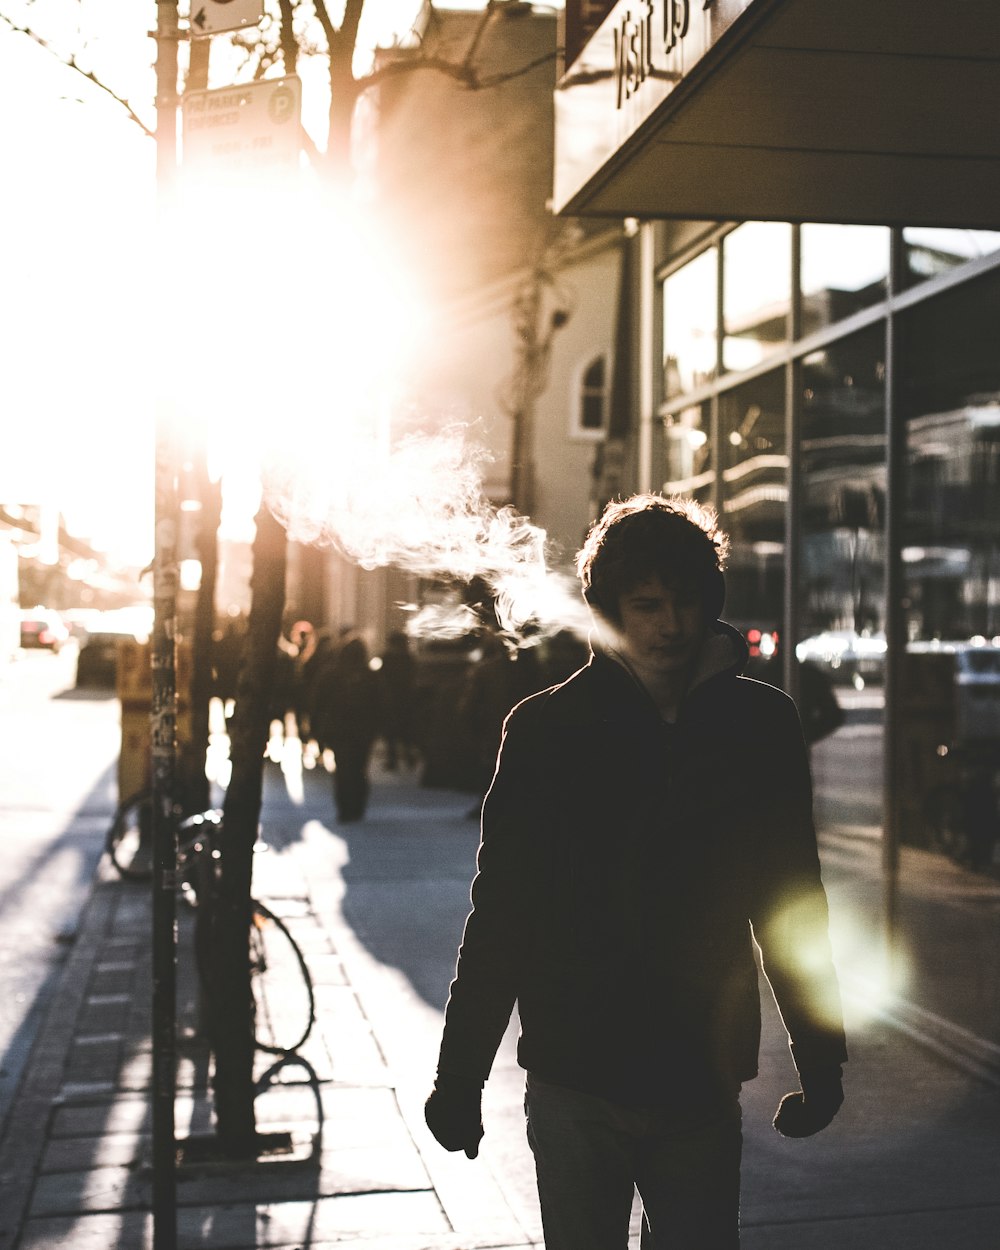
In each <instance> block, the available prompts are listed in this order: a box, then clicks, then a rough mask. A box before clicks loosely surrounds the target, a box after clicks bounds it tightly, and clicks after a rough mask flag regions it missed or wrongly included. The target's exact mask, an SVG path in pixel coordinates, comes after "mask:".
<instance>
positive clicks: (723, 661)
mask: <svg viewBox="0 0 1000 1250" xmlns="http://www.w3.org/2000/svg"><path fill="white" fill-rule="evenodd" d="M590 646H591V650H592V651H593V653H594V657H595V659H597V660H598V661H601V660H602V658H603V659H604V660H607V661H610V662H611V663H612V664H613V665H614V666H615V668H617V669H620V670H622V671H624V672H625V673H626V674H627V675H628V677H629V680H630V681H631V682H632V683H633V685H634V686H635V687H636V688H637V689H638V691H639V692H640V693H641V695H642V697H643V698H644V699H645V700H646V701H647V702H648V703H649V704H650V705H651V706H652V707H654V708H655V709H656V715H657V716H658V717H659V718H660V719H664V717H663V714H662V712H661V711H660V709H659V707H657V705H656V702H655V700H654V699H653V697H652V696H651V695H650V693H649V691H648V690H647V689H646V687H645V686H644V685H643V683H642V682H641V681H640V680H639V678H638V676H637V675H636V673H635V670H634V669H633V668H632V666H631V665H630V664H629V662H628V661H627V660H626V659H625V657H624V656H623V655H622V654H621V652H619V651H616V650H615V649H614V648H612V647H609V646H607V645H606V644H604V643H602V642H601V641H600V640H599V638H598V637H597V634H596V631H595V632H594V633H592V634H591V637H590ZM749 658H750V651H749V648H748V646H747V644H746V640H745V639H744V637H743V635H742V634H741V633H740V632H739V630H737V629H735V628H734V627H733V626H732V625H729V624H727V622H725V621H715V622H714V623H713V625H712V626H711V627H710V629H709V632H708V634H707V635H706V637H705V641H704V643H703V644H702V646H701V650H700V651H699V652H698V655H697V657H696V658H695V662H694V670H693V673H692V676H691V680H690V682H689V683H688V687H687V690H686V691H685V693H684V697H683V699H682V700H681V705H680V708H679V709H678V715H679V716H680V715H681V714H682V709H683V707H684V705H685V704H686V703H687V702H688V701H689V700H690V698H691V696H692V695H693V694H694V692H695V691H696V690H697V689H698V688H699V687H701V686H704V685H705V684H706V683H707V682H709V681H712V680H713V679H714V678H716V677H721V676H723V675H725V674H729V675H731V676H733V677H738V676H739V675H740V673H742V672H743V669H744V668H745V667H746V663H747V660H748V659H749Z"/></svg>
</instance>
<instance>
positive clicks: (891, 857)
mask: <svg viewBox="0 0 1000 1250" xmlns="http://www.w3.org/2000/svg"><path fill="white" fill-rule="evenodd" d="M901 251H902V237H901V232H900V231H899V230H894V231H893V235H892V253H891V257H892V259H891V264H890V270H889V282H890V288H889V289H890V292H891V293H893V294H894V293H895V292H896V291H898V290H899V289H900V287H901V285H902V284H901V274H902V264H901V262H902V256H901ZM896 317H897V314H896V313H895V310H894V309H893V307H892V301H891V299H890V307H889V313H888V316H887V317H886V342H885V431H886V439H885V441H886V482H885V638H886V653H885V675H884V683H885V684H884V686H883V690H884V694H885V707H884V711H883V713H882V751H883V758H882V774H883V803H882V806H883V811H882V924H883V940H884V942H885V969H886V974H887V977H888V979H889V985H890V986H891V987H892V988H893V989H895V966H894V964H895V958H894V949H895V940H896V925H897V908H898V878H899V813H900V803H899V794H898V786H897V781H898V774H899V768H898V758H899V733H898V728H897V726H898V718H899V715H900V709H901V697H900V696H901V693H902V690H901V686H902V676H903V665H904V662H905V652H906V621H905V617H904V612H903V564H902V557H901V555H900V550H901V537H902V528H903V508H904V489H905V483H904V474H905V456H906V429H905V426H904V423H903V421H902V414H901V413H900V410H899V327H898V323H897V320H896Z"/></svg>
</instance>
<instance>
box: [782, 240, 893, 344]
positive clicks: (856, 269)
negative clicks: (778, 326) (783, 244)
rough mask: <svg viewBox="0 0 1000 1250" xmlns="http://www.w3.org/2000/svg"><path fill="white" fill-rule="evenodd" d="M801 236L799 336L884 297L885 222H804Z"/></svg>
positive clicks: (886, 276) (886, 269) (886, 263)
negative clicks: (844, 223) (865, 224)
mask: <svg viewBox="0 0 1000 1250" xmlns="http://www.w3.org/2000/svg"><path fill="white" fill-rule="evenodd" d="M801 239H802V243H801V262H800V263H801V270H800V274H801V276H800V285H801V288H802V333H803V334H811V333H812V332H813V331H814V330H819V329H821V328H822V327H823V326H827V325H831V324H832V323H833V322H835V321H841V320H843V318H844V317H849V316H851V314H852V313H856V312H860V311H861V309H863V308H870V307H871V306H872V304H877V303H879V302H880V301H881V300H884V299H885V296H886V291H887V289H888V279H889V243H890V232H889V230H888V229H887V228H886V227H885V226H838V225H827V224H824V223H819V222H809V223H807V224H805V225H803V226H802V231H801Z"/></svg>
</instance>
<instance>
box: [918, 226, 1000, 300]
mask: <svg viewBox="0 0 1000 1250" xmlns="http://www.w3.org/2000/svg"><path fill="white" fill-rule="evenodd" d="M903 247H904V252H905V255H906V277H905V281H906V285H907V286H916V285H917V284H918V283H920V282H925V281H926V280H927V279H928V278H933V277H935V276H936V275H937V274H939V273H947V272H948V271H949V270H951V269H954V268H956V266H958V265H964V264H965V262H966V261H969V260H975V258H976V257H977V256H988V255H989V254H990V253H991V252H995V251H996V250H997V249H998V248H1000V232H998V231H996V230H944V229H937V228H932V227H929V226H906V227H905V228H904V230H903Z"/></svg>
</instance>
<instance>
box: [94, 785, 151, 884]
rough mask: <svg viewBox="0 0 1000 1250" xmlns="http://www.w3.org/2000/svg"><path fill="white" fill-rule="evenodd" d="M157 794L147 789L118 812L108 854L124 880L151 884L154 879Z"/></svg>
mask: <svg viewBox="0 0 1000 1250" xmlns="http://www.w3.org/2000/svg"><path fill="white" fill-rule="evenodd" d="M152 831H153V792H152V790H151V789H150V788H149V787H148V786H146V787H144V788H143V789H141V790H136V792H135V793H134V794H130V795H127V796H126V798H124V799H123V800H122V801H121V802H120V803H119V804H118V806H117V807H116V808H115V814H114V816H113V817H112V820H111V824H110V825H109V826H108V832H107V835H106V837H105V839H104V850H105V853H106V854H107V856H108V859H109V860H110V861H111V863H112V865H113V866H114V868H115V870H116V871H117V872H118V875H119V876H120V877H123V878H124V879H125V880H126V881H149V880H150V878H151V877H152V875H153V855H152V852H153V847H152Z"/></svg>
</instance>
